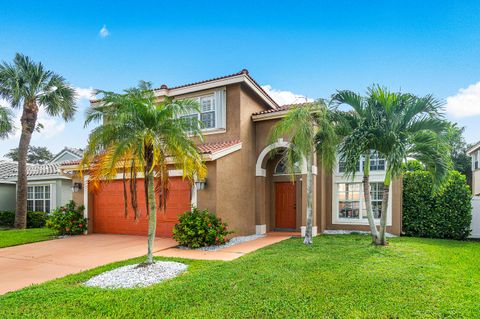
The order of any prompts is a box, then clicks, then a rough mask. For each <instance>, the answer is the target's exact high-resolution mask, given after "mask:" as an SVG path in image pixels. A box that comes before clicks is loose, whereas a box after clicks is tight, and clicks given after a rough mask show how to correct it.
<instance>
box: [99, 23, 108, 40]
mask: <svg viewBox="0 0 480 319" xmlns="http://www.w3.org/2000/svg"><path fill="white" fill-rule="evenodd" d="M98 35H99V36H101V37H102V38H106V37H108V36H109V35H110V31H108V29H107V26H106V25H103V27H102V28H101V29H100V31H99V32H98Z"/></svg>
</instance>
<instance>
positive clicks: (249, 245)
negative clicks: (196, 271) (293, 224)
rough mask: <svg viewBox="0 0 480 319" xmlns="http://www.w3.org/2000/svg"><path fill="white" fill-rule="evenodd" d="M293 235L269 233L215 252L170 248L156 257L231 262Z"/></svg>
mask: <svg viewBox="0 0 480 319" xmlns="http://www.w3.org/2000/svg"><path fill="white" fill-rule="evenodd" d="M290 237H291V234H282V233H269V234H267V236H265V237H260V238H257V239H254V240H251V241H247V242H244V243H241V244H238V245H234V246H230V247H227V248H224V249H220V250H215V251H204V250H187V249H179V248H168V249H164V250H161V251H157V252H156V253H154V255H155V256H162V257H178V258H187V259H202V260H224V261H229V260H233V259H236V258H238V257H241V256H243V255H245V254H248V253H250V252H252V251H255V250H257V249H260V248H263V247H266V246H270V245H272V244H275V243H278V242H281V241H282V240H285V239H288V238H290Z"/></svg>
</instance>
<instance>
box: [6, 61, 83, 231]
mask: <svg viewBox="0 0 480 319" xmlns="http://www.w3.org/2000/svg"><path fill="white" fill-rule="evenodd" d="M0 97H2V98H4V99H6V100H7V101H8V102H9V103H10V105H11V106H12V107H13V108H15V109H19V108H22V116H21V119H20V122H21V130H22V131H21V136H20V142H19V145H18V181H17V204H16V211H15V227H17V228H25V227H26V223H27V219H26V218H27V214H26V213H27V152H28V147H29V145H30V140H31V138H32V134H33V131H34V130H35V129H36V128H37V127H38V124H37V117H38V112H39V108H40V107H43V109H44V110H45V112H46V113H47V114H48V115H50V116H59V115H60V116H62V117H63V119H64V120H65V121H68V120H71V119H72V118H73V115H74V114H75V110H76V108H75V90H74V89H73V88H72V87H71V86H70V85H69V84H68V83H67V82H66V81H65V79H64V78H63V77H62V76H60V75H58V74H56V73H54V72H52V71H49V70H45V69H44V67H43V65H42V63H36V62H34V61H32V60H31V59H30V58H28V57H26V56H24V55H22V54H19V53H17V54H16V55H15V58H14V60H13V63H7V62H3V63H2V64H0Z"/></svg>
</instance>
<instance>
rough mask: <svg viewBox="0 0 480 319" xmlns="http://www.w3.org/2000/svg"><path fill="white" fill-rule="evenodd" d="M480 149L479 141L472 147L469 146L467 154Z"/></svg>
mask: <svg viewBox="0 0 480 319" xmlns="http://www.w3.org/2000/svg"><path fill="white" fill-rule="evenodd" d="M479 149H480V142H478V143H477V144H475V145H473V146H472V147H470V148H469V149H468V150H467V154H468V155H471V154H472V153H473V152H475V151H477V150H479Z"/></svg>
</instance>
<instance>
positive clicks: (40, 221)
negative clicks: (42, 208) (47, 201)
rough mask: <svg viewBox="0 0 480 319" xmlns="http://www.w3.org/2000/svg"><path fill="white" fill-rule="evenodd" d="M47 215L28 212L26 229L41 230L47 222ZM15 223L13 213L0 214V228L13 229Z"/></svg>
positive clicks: (2, 212) (4, 212)
mask: <svg viewBox="0 0 480 319" xmlns="http://www.w3.org/2000/svg"><path fill="white" fill-rule="evenodd" d="M47 217H48V213H44V212H28V213H27V228H42V227H45V223H46V222H47ZM14 223H15V212H9V211H1V212H0V227H13V224H14Z"/></svg>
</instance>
